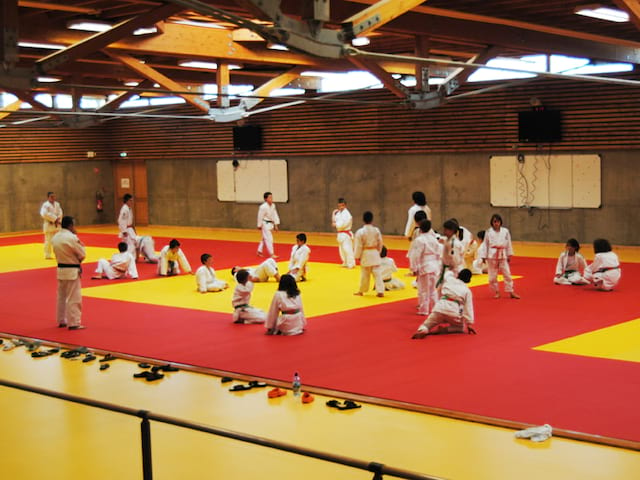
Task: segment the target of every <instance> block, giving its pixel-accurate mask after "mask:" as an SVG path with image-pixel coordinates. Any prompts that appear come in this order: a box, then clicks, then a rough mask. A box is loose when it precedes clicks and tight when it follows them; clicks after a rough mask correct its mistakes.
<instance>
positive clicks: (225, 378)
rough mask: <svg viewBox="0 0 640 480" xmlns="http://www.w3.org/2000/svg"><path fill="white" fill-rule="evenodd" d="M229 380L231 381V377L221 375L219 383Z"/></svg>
mask: <svg viewBox="0 0 640 480" xmlns="http://www.w3.org/2000/svg"><path fill="white" fill-rule="evenodd" d="M229 382H233V378H231V377H222V378H221V379H220V383H229Z"/></svg>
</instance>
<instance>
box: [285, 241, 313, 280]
mask: <svg viewBox="0 0 640 480" xmlns="http://www.w3.org/2000/svg"><path fill="white" fill-rule="evenodd" d="M310 254H311V249H310V248H309V246H308V245H307V235H306V234H304V233H299V234H298V235H296V244H295V245H294V246H293V247H292V248H291V257H290V259H289V271H288V272H287V273H288V274H289V275H292V276H293V278H295V279H296V282H304V281H305V280H306V279H307V262H308V261H309V255H310Z"/></svg>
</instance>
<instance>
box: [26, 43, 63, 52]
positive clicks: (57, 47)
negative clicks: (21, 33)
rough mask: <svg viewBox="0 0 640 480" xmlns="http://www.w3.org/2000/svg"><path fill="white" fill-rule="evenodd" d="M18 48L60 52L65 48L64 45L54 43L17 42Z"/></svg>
mask: <svg viewBox="0 0 640 480" xmlns="http://www.w3.org/2000/svg"><path fill="white" fill-rule="evenodd" d="M18 46H19V47H23V48H43V49H45V50H62V49H63V48H66V47H65V46H64V45H57V44H55V43H38V42H18Z"/></svg>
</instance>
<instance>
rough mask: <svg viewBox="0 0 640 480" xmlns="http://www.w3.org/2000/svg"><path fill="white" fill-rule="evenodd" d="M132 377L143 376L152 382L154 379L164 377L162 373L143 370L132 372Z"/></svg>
mask: <svg viewBox="0 0 640 480" xmlns="http://www.w3.org/2000/svg"><path fill="white" fill-rule="evenodd" d="M133 378H144V379H145V380H146V381H147V382H153V381H154V380H160V379H162V378H164V375H163V374H162V373H158V372H150V371H144V372H140V373H134V374H133Z"/></svg>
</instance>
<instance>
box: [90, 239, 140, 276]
mask: <svg viewBox="0 0 640 480" xmlns="http://www.w3.org/2000/svg"><path fill="white" fill-rule="evenodd" d="M128 248H129V246H128V245H127V243H126V242H120V243H118V253H114V254H113V255H112V256H111V261H109V260H106V259H104V258H100V259H98V265H97V268H96V272H95V274H94V275H93V277H91V278H92V279H94V280H99V279H101V278H108V279H109V280H113V279H116V278H133V279H136V278H138V269H137V267H136V261H135V259H134V258H133V255H131V253H129V252H128Z"/></svg>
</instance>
